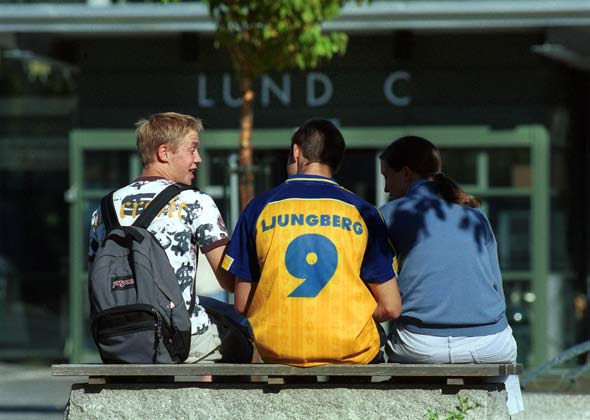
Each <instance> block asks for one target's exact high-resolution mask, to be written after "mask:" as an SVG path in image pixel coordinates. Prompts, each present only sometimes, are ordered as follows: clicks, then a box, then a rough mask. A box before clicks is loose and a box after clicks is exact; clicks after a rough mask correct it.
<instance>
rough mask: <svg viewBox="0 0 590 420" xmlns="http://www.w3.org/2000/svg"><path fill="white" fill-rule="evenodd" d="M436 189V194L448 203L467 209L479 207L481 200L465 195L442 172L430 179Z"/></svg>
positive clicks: (457, 185)
mask: <svg viewBox="0 0 590 420" xmlns="http://www.w3.org/2000/svg"><path fill="white" fill-rule="evenodd" d="M432 179H433V181H434V183H435V184H436V185H437V187H438V192H439V194H440V195H441V197H442V198H443V199H445V200H446V201H448V202H450V203H456V204H460V205H462V206H469V207H473V208H476V207H481V200H480V199H479V198H477V197H475V196H473V195H471V194H467V193H466V192H465V191H464V190H463V188H461V187H460V186H459V184H457V183H456V182H455V181H454V180H453V179H452V178H450V177H448V176H446V175H445V174H443V173H442V172H438V173H436V174H434V176H433V177H432Z"/></svg>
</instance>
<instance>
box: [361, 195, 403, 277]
mask: <svg viewBox="0 0 590 420" xmlns="http://www.w3.org/2000/svg"><path fill="white" fill-rule="evenodd" d="M363 218H364V220H365V224H366V225H367V231H368V238H367V248H366V250H365V256H364V258H363V263H362V266H361V278H362V279H363V281H365V282H366V283H383V282H385V281H387V280H389V279H391V278H393V277H395V276H396V275H397V274H396V272H395V270H394V259H395V252H394V250H393V246H392V245H391V243H390V242H389V239H388V232H387V226H385V222H384V221H383V217H382V216H381V213H379V210H377V209H376V208H374V207H368V208H366V209H365V211H363Z"/></svg>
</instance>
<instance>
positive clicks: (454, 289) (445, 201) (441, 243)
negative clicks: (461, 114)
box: [380, 136, 519, 412]
mask: <svg viewBox="0 0 590 420" xmlns="http://www.w3.org/2000/svg"><path fill="white" fill-rule="evenodd" d="M380 157H381V173H382V174H383V176H384V177H385V192H388V193H389V195H390V198H391V199H392V201H390V202H388V203H387V204H385V205H384V206H383V207H381V209H380V210H381V212H382V214H383V217H384V218H385V222H386V223H387V228H388V230H389V235H390V238H391V241H392V243H393V245H394V248H395V251H396V255H397V258H398V270H397V271H398V273H399V277H398V284H399V289H400V293H401V296H402V303H403V310H402V315H401V317H400V318H399V319H398V320H397V321H396V322H395V324H394V325H392V328H391V331H390V335H389V342H388V346H387V347H388V348H387V352H388V356H389V360H390V361H393V362H401V363H502V362H504V363H514V362H516V341H515V340H514V337H513V336H512V330H511V328H510V326H509V325H508V321H507V319H506V303H505V299H504V291H503V289H502V277H501V274H500V268H499V264H498V255H497V245H496V239H495V237H494V233H493V232H492V228H491V226H490V222H489V220H488V218H487V217H486V215H485V213H484V212H483V211H482V210H481V209H479V206H480V202H479V200H478V199H476V198H475V197H473V196H471V195H469V194H467V193H465V191H463V190H462V189H461V188H460V187H459V186H458V185H457V184H456V183H455V182H454V181H453V180H452V179H450V178H449V177H447V176H445V175H444V174H443V173H441V158H440V153H439V151H438V149H437V148H436V146H434V145H433V144H432V143H431V142H429V141H428V140H426V139H423V138H421V137H416V136H408V137H402V138H400V139H398V140H396V141H394V142H393V143H391V144H390V145H389V146H388V147H387V149H385V151H384V152H383V153H382V154H381V156H380ZM517 379H518V377H516V378H515V379H514V378H513V380H517ZM517 398H518V397H517ZM509 400H510V398H509ZM517 403H518V402H517ZM509 408H510V405H509ZM510 411H512V412H516V411H519V410H518V409H516V411H514V409H512V410H510Z"/></svg>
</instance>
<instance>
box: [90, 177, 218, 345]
mask: <svg viewBox="0 0 590 420" xmlns="http://www.w3.org/2000/svg"><path fill="white" fill-rule="evenodd" d="M173 183H174V182H173V181H170V180H167V179H164V178H158V177H143V178H138V179H136V180H135V181H134V182H132V183H131V184H129V185H127V186H126V187H123V188H121V189H119V190H117V191H115V193H114V194H113V204H114V206H115V212H116V213H117V218H118V219H119V223H120V224H121V226H129V225H131V224H132V223H133V222H134V221H135V219H137V217H138V216H139V215H140V214H141V212H142V211H143V209H144V208H145V207H147V205H148V204H149V203H150V202H151V200H152V199H153V198H154V197H155V196H156V195H157V194H158V193H160V192H161V191H162V190H164V188H166V187H168V186H169V185H172V184H173ZM148 230H149V231H150V232H152V233H153V234H154V235H155V237H156V238H157V239H158V241H159V242H160V244H162V247H163V248H164V250H165V251H166V255H167V256H168V259H169V260H170V264H171V265H172V268H173V269H174V273H175V274H176V279H177V280H178V284H179V285H180V289H181V290H182V295H183V297H184V301H185V304H186V306H187V308H188V307H189V305H190V300H191V284H192V280H193V278H194V277H195V275H196V268H197V267H196V264H197V252H198V250H197V246H198V247H199V248H200V249H201V251H202V252H203V253H204V254H205V253H207V252H209V251H210V250H212V249H215V248H217V247H219V246H223V245H225V244H227V242H228V240H229V238H228V235H227V229H226V227H225V224H224V223H223V218H222V217H221V214H220V213H219V209H218V208H217V206H216V205H215V202H214V201H213V199H212V198H211V197H210V196H208V195H207V194H205V193H202V192H200V191H196V190H185V191H182V192H181V193H180V194H178V195H177V196H176V197H175V198H174V199H172V200H171V201H170V203H169V204H166V205H165V206H164V208H163V210H162V211H161V212H160V213H159V214H158V216H156V217H155V218H154V220H153V221H152V223H151V224H150V226H149V227H148ZM105 235H106V228H105V225H104V223H103V221H102V216H101V212H100V207H99V208H98V209H96V210H95V211H94V213H93V214H92V219H91V225H90V246H89V250H88V257H89V259H90V261H92V260H93V259H94V256H95V254H96V251H97V250H98V247H99V244H100V243H102V241H103V240H104V237H105ZM209 325H210V320H209V317H208V316H207V314H206V312H205V310H204V309H203V307H202V306H200V305H199V302H198V298H197V302H196V305H195V309H194V311H193V313H192V315H191V328H192V334H202V333H204V332H205V331H207V329H208V328H209Z"/></svg>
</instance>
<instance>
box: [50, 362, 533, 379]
mask: <svg viewBox="0 0 590 420" xmlns="http://www.w3.org/2000/svg"><path fill="white" fill-rule="evenodd" d="M520 373H522V365H521V364H457V365H448V364H447V365H423V364H420V365H418V364H399V363H381V364H376V365H323V366H315V367H307V368H301V367H296V366H288V365H278V364H270V363H269V364H267V363H255V364H229V363H208V364H198V363H197V364H178V365H124V364H117V365H108V364H98V363H97V364H61V365H53V366H52V367H51V374H52V375H53V376H105V377H108V376H202V375H217V376H242V375H243V376H246V375H258V376H397V377H401V376H417V377H419V376H433V377H434V376H440V377H444V376H452V377H487V376H504V375H518V374H520Z"/></svg>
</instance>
